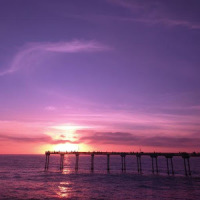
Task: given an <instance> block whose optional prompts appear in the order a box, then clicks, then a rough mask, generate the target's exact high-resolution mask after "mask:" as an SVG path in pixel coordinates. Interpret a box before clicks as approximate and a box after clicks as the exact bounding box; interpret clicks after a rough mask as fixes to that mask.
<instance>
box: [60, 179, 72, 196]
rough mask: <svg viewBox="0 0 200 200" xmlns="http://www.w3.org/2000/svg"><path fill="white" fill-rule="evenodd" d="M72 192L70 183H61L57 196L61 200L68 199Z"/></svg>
mask: <svg viewBox="0 0 200 200" xmlns="http://www.w3.org/2000/svg"><path fill="white" fill-rule="evenodd" d="M70 192H71V186H70V183H69V182H67V181H66V182H60V185H59V186H58V192H57V195H58V197H60V198H68V197H69V194H70Z"/></svg>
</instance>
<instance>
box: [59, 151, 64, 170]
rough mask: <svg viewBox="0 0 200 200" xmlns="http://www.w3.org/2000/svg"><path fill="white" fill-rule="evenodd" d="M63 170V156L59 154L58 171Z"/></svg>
mask: <svg viewBox="0 0 200 200" xmlns="http://www.w3.org/2000/svg"><path fill="white" fill-rule="evenodd" d="M63 168H64V154H60V170H63Z"/></svg>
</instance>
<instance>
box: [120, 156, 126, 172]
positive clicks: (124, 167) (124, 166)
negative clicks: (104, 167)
mask: <svg viewBox="0 0 200 200" xmlns="http://www.w3.org/2000/svg"><path fill="white" fill-rule="evenodd" d="M121 159H122V172H123V171H126V155H125V154H121Z"/></svg>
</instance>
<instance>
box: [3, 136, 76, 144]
mask: <svg viewBox="0 0 200 200" xmlns="http://www.w3.org/2000/svg"><path fill="white" fill-rule="evenodd" d="M0 140H1V141H11V142H22V143H44V144H64V143H71V144H77V142H76V141H71V140H64V139H63V140H54V139H52V138H51V137H50V136H48V135H44V134H43V135H41V136H37V137H25V136H13V135H5V134H0Z"/></svg>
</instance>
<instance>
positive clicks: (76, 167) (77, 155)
mask: <svg viewBox="0 0 200 200" xmlns="http://www.w3.org/2000/svg"><path fill="white" fill-rule="evenodd" d="M78 161H79V154H78V153H77V154H76V164H75V171H76V172H77V171H78Z"/></svg>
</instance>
